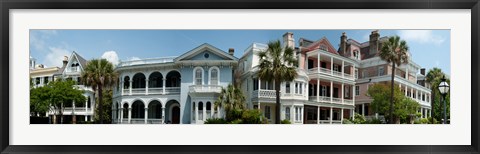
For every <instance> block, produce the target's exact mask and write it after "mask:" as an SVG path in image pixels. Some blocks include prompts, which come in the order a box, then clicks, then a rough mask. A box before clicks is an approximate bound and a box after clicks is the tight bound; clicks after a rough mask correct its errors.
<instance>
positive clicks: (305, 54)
mask: <svg viewBox="0 0 480 154" xmlns="http://www.w3.org/2000/svg"><path fill="white" fill-rule="evenodd" d="M340 39H341V41H340V42H341V43H340V47H339V48H338V49H336V48H335V47H333V45H332V44H331V43H330V41H329V40H328V39H327V38H326V37H323V38H321V39H319V40H317V41H311V40H307V39H305V38H300V40H299V45H298V46H295V40H294V37H293V33H286V34H284V35H283V44H284V45H285V46H286V47H289V48H293V49H295V51H296V57H297V59H298V64H299V65H298V68H297V74H298V77H297V78H296V79H295V80H294V81H292V82H284V83H281V89H280V92H281V109H280V110H281V116H280V117H281V120H284V119H288V120H290V121H291V122H292V123H294V124H324V123H325V124H340V123H342V121H343V119H344V118H354V113H359V114H362V115H364V116H367V117H373V116H378V115H375V112H374V109H373V108H372V107H371V105H370V103H371V102H372V99H371V98H370V97H368V96H367V95H366V93H367V90H368V87H369V86H370V85H372V84H374V83H387V82H389V81H391V68H392V67H391V64H388V63H386V62H385V61H383V60H381V59H380V57H379V56H378V52H379V48H380V47H381V45H382V43H383V42H384V41H386V39H387V37H382V38H380V34H379V33H378V31H373V32H372V34H371V35H370V40H369V41H367V42H364V43H358V42H357V41H355V40H353V39H347V36H346V34H345V33H343V34H342V36H341V37H340ZM266 49H267V45H265V44H261V43H253V44H252V45H251V46H250V47H248V48H247V49H246V50H245V53H244V55H243V56H242V57H241V58H240V60H239V69H240V70H241V71H242V72H243V74H242V90H243V92H244V93H245V94H247V104H248V105H247V106H248V107H250V108H258V109H260V110H261V111H262V112H263V113H264V115H265V117H266V118H267V119H268V120H269V122H270V123H273V122H274V121H275V119H274V118H275V107H276V106H275V90H274V89H273V83H268V82H265V81H261V80H259V79H258V77H257V72H258V64H259V58H258V56H257V53H258V52H259V51H262V50H266ZM408 54H409V60H408V63H406V64H403V65H401V66H400V67H397V68H396V76H395V80H394V81H395V83H396V84H397V85H399V86H400V88H401V90H402V92H405V96H407V97H410V98H412V99H414V100H415V101H417V102H418V103H419V104H420V105H421V109H420V110H419V112H420V113H422V118H425V117H430V116H431V105H430V103H431V102H430V101H431V90H430V87H429V85H428V83H426V82H425V79H424V78H425V69H421V67H420V66H419V65H418V64H416V63H415V62H413V61H412V60H411V54H410V53H408ZM420 70H421V71H420ZM419 71H420V72H419Z"/></svg>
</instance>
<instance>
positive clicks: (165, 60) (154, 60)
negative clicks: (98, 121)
mask: <svg viewBox="0 0 480 154" xmlns="http://www.w3.org/2000/svg"><path fill="white" fill-rule="evenodd" d="M173 59H175V57H162V58H150V59H141V60H131V61H125V62H120V64H118V67H123V66H133V65H144V64H161V63H169V62H173Z"/></svg>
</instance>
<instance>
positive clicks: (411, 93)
mask: <svg viewBox="0 0 480 154" xmlns="http://www.w3.org/2000/svg"><path fill="white" fill-rule="evenodd" d="M410 98H412V99H413V87H412V88H410Z"/></svg>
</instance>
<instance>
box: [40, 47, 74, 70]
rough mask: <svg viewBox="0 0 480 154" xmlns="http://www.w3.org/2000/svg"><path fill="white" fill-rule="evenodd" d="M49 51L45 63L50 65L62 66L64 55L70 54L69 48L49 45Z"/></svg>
mask: <svg viewBox="0 0 480 154" xmlns="http://www.w3.org/2000/svg"><path fill="white" fill-rule="evenodd" d="M48 49H49V52H48V53H47V54H46V55H45V58H44V62H43V64H44V65H45V66H48V67H55V66H56V67H62V66H63V57H64V56H70V52H69V51H68V50H67V49H64V48H60V47H49V48H48Z"/></svg>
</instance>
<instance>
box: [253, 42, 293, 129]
mask: <svg viewBox="0 0 480 154" xmlns="http://www.w3.org/2000/svg"><path fill="white" fill-rule="evenodd" d="M258 57H259V59H260V62H259V65H258V67H259V71H258V77H259V79H260V80H263V81H267V82H271V81H273V82H274V84H275V93H276V107H275V124H280V107H281V104H280V84H281V83H282V82H290V81H292V80H294V79H295V78H296V77H297V75H298V74H297V71H296V68H297V66H298V62H297V59H296V58H295V54H294V50H293V49H292V48H289V47H282V45H281V43H280V41H279V40H277V41H273V42H269V43H268V48H267V50H265V51H260V52H258Z"/></svg>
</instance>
